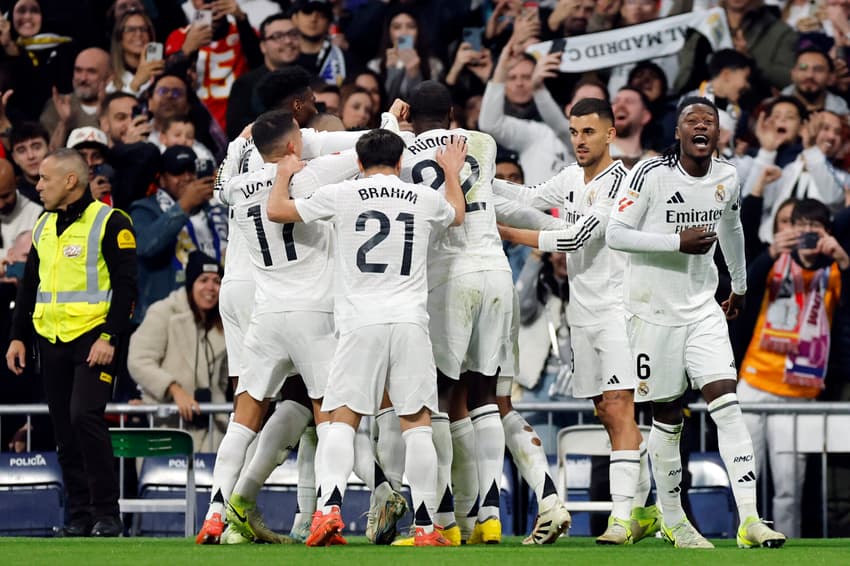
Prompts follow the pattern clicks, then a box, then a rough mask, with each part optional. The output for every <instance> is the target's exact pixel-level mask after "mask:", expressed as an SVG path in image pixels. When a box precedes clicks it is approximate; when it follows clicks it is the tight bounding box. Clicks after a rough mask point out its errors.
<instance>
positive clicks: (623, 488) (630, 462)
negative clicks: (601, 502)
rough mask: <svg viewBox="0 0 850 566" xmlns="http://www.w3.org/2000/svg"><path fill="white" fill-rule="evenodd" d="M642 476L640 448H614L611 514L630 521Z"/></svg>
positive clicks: (609, 471) (612, 456)
mask: <svg viewBox="0 0 850 566" xmlns="http://www.w3.org/2000/svg"><path fill="white" fill-rule="evenodd" d="M639 476H640V450H612V451H611V465H610V466H609V468H608V479H609V482H610V484H611V502H612V503H613V508H612V509H611V516H612V517H614V518H615V519H621V520H623V521H629V520H630V518H631V516H632V506H633V504H634V500H635V491H636V488H637V483H638V477H639Z"/></svg>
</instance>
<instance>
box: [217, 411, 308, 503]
mask: <svg viewBox="0 0 850 566" xmlns="http://www.w3.org/2000/svg"><path fill="white" fill-rule="evenodd" d="M312 419H313V411H311V410H310V409H308V408H307V407H305V406H304V405H302V404H301V403H297V402H295V401H291V400H285V401H283V402H282V403H280V404H278V406H277V407H276V408H275V411H274V413H272V415H271V417H269V419H268V421H266V424H265V425H263V428H262V430H261V431H260V433H259V435H258V437H257V451H256V453H255V454H254V457H253V458H251V461H250V463H249V464H248V466H247V467H246V468H245V469H244V470H242V473H241V474H240V476H239V481H238V482H236V487H235V488H234V490H233V491H234V492H235V493H238V494H239V495H240V496H242V497H243V498H245V499H247V500H249V501H256V500H257V494H259V493H260V490H261V489H262V488H263V484H264V483H265V482H266V480H267V479H268V477H269V475H271V473H272V472H273V471H274V469H275V468H276V467H278V466H279V465H280V464H281V463H283V461H284V460H286V458H287V456H289V453H290V452H291V451H292V449H293V447H294V446H295V445H296V444H297V443H298V439H299V438H300V437H301V433H302V432H304V428H305V427H306V426H307V425H308V424H309V423H310V421H311V420H312Z"/></svg>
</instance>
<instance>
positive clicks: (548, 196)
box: [197, 81, 785, 548]
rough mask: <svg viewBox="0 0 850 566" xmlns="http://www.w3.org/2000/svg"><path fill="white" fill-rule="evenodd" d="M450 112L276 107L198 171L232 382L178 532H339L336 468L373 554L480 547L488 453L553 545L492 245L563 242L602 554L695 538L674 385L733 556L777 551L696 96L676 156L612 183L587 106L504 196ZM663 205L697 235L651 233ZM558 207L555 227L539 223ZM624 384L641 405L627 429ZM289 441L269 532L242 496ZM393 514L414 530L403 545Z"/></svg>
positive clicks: (542, 473) (421, 105) (554, 517)
mask: <svg viewBox="0 0 850 566" xmlns="http://www.w3.org/2000/svg"><path fill="white" fill-rule="evenodd" d="M296 104H297V101H296ZM451 106H452V104H451V97H450V95H449V92H448V90H447V89H446V88H445V87H444V86H442V85H440V84H439V83H437V82H434V81H426V82H424V83H422V84H421V85H419V86H418V87H417V88H416V89H414V91H413V92H412V93H411V95H410V97H409V99H408V101H407V102H402V101H396V102H395V103H394V104H393V106H392V108H391V109H390V111H389V112H388V113H385V114H384V115H383V116H382V124H381V128H380V129H376V130H373V131H371V132H335V133H331V132H316V131H314V130H311V129H308V128H304V127H303V126H304V124H300V123H298V121H297V116H299V113H298V112H296V110H298V108H297V107H293V108H285V109H281V110H274V111H270V112H267V113H265V114H263V115H261V116H260V117H259V118H258V119H257V120H256V121H255V122H254V123H253V124H252V125H251V126H249V127H248V128H246V131H245V132H243V134H242V136H240V137H239V138H238V139H236V140H234V141H233V142H231V144H230V147H229V148H228V155H227V159H226V160H225V162H224V163H223V165H222V167H221V169H220V171H219V177H218V180H217V188H218V189H219V190H218V196H219V199H220V200H221V201H222V202H223V203H224V204H226V205H227V206H229V208H230V239H229V243H228V253H227V256H226V264H225V277H224V281H223V283H222V288H221V294H220V310H221V313H222V319H223V321H224V330H225V340H226V343H227V351H228V363H229V366H230V373H231V375H233V376H238V383H237V385H236V398H235V408H234V413H233V416H232V419H231V422H230V424H229V426H228V429H227V432H226V434H225V437H224V439H223V440H222V442H221V445H220V447H219V450H218V454H217V459H216V464H215V469H214V473H213V487H212V499H211V502H210V506H209V509H208V511H207V515H206V519H205V522H204V526H203V528H202V529H201V532H200V533H199V534H198V537H197V542H198V543H199V544H217V543H219V542H237V541H240V542H241V541H245V540H248V541H264V542H273V543H282V542H292V541H303V542H306V544H307V545H308V546H327V545H333V544H345V542H346V541H345V538H344V537H343V534H342V531H343V527H344V524H345V523H344V521H343V520H342V512H343V511H344V505H343V498H344V495H345V489H346V485H347V482H348V479H349V476H350V475H351V473H352V471H354V472H355V473H356V474H357V476H359V477H360V479H362V480H363V481H364V483H365V484H366V485H367V486H368V487H369V488H370V489H371V492H372V496H371V497H372V498H371V507H370V511H369V515H368V524H367V536H368V537H369V539H370V540H371V541H372V542H375V543H376V544H390V543H392V544H393V545H409V546H453V545H459V544H462V543H465V544H478V543H498V542H499V541H500V540H501V535H502V527H501V522H500V517H499V484H500V479H501V474H502V466H503V460H504V450H505V447H507V448H509V449H510V451H511V454H512V456H513V458H514V461H515V462H516V463H517V467H518V469H519V471H520V472H521V474H522V475H523V477H524V478H525V480H526V481H527V482H528V483H529V485H530V486H531V487H532V488H533V490H534V492H535V494H536V497H537V501H538V509H539V514H538V517H537V519H536V521H535V525H534V528H533V530H532V532H531V534H530V535H529V536H528V537H527V538H526V539H525V541H524V542H525V543H526V544H551V543H553V542H555V541H556V540H557V538H558V537H559V536H560V535H561V534H562V533H563V532H564V531H565V530H566V529H567V528H569V524H570V515H569V513H568V512H567V510H566V508H565V506H564V504H563V502H562V501H561V499H560V497H559V496H558V493H557V491H556V489H555V485H554V482H553V481H552V478H551V477H550V475H549V473H548V463H547V460H546V455H545V452H544V450H543V447H542V446H541V443H540V440H539V438H537V436H536V434H535V433H534V431H533V429H532V428H531V427H530V426H529V425H528V423H527V422H526V421H525V420H524V419H523V418H522V417H521V416H520V415H519V414H518V413H517V412H516V411H514V410H513V408H512V407H511V404H510V387H511V380H512V377H511V376H513V375H515V374H516V366H517V356H518V352H517V329H518V319H517V317H518V313H517V306H516V291H515V289H514V286H513V282H512V278H511V274H510V268H509V266H508V262H507V259H506V257H505V255H504V253H503V251H502V238H505V239H509V240H513V241H516V242H518V243H524V244H527V245H531V246H534V247H538V248H539V249H541V250H542V251H552V252H566V253H567V264H568V273H569V280H570V290H571V298H570V302H569V305H568V307H567V318H568V320H569V323H570V327H571V340H572V348H573V355H574V367H575V370H574V371H575V377H574V379H573V384H572V387H573V395H574V396H576V397H581V398H590V399H592V400H593V402H594V404H595V407H596V410H597V413H598V415H599V417H600V420H601V421H602V423H603V425H604V426H605V428H606V430H607V431H608V434H609V436H610V439H611V446H612V451H611V460H610V483H611V500H612V506H613V508H612V512H611V516H610V519H609V524H608V528H607V530H606V531H605V533H603V534H602V535H601V536H600V537H599V538H598V539H597V542H598V543H600V544H616V545H620V544H631V543H634V542H637V541H639V540H641V539H642V538H645V537H647V536H651V535H653V534H654V533H656V532H657V531H659V530H660V531H661V533H662V536H663V537H664V538H665V539H667V540H668V541H670V542H671V543H673V544H675V545H676V546H677V547H691V548H707V547H711V546H712V545H711V543H710V542H709V541H707V540H706V539H705V538H703V537H702V536H701V535H700V534H699V533H698V532H697V531H696V529H694V527H693V526H692V525H691V524H690V523H689V522H688V520H687V518H686V517H685V515H684V513H683V511H682V507H681V501H680V494H679V492H680V489H679V481H680V476H681V461H680V460H679V452H678V439H679V435H680V433H681V411H678V413H677V409H678V408H679V407H680V404H679V403H680V398H681V396H682V394H683V393H684V391H685V388H686V387H687V386H688V384H689V383H688V380H689V379H690V384H691V385H692V386H693V387H697V388H700V389H701V390H702V392H703V395H704V397H705V398H706V401H707V402H708V403H709V412H710V414H711V415H712V418H713V419H714V421H715V423H716V424H717V428H718V436H719V441H720V450H721V456H722V457H723V459H724V462H725V463H726V465H727V469H728V470H729V472H730V476H733V478H732V485H733V492H734V495H735V498H736V501H737V503H738V508H739V513H740V517H741V519H742V521H741V527H740V529H739V531H738V544H739V546H742V547H752V546H770V547H776V546H781V545H782V544H783V543H784V541H785V537H784V536H783V535H781V534H780V533H777V532H776V531H774V530H772V529H770V528H769V527H768V526H767V525H766V524H765V522H764V521H763V520H761V519H760V518H759V517H758V514H757V512H756V507H755V481H752V482H749V481H747V482H736V480H737V479H738V478H739V477H743V478H748V477H750V476H752V477H753V478H754V477H755V464H754V462H753V458H752V444H751V442H750V440H749V436H748V435H747V433H746V428H745V427H744V425H743V421H742V419H741V412H740V407H739V406H738V404H737V399H736V397H735V393H734V391H735V388H734V385H735V381H734V380H735V377H736V376H735V369H734V364H732V367H731V368H730V367H729V359H731V348H730V347H729V344H728V335H727V334H726V328H725V320H724V314H725V316H734V315H735V314H736V311H737V309H739V307H740V301H741V299H742V297H743V294H744V292H745V290H746V278H745V270H744V261H743V239H742V234H741V231H740V221H739V219H738V213H737V202H738V188H737V187H738V183H737V177H736V174H735V170H734V168H733V167H731V166H730V165H729V164H728V163H725V162H723V161H721V160H718V159H716V158H715V157H714V153H715V147H716V142H717V132H718V128H717V111H716V108H715V107H714V106H713V104H712V103H711V102H709V101H707V100H705V99H692V100H690V101H688V100H686V101H684V102H683V105H682V106H681V107H680V113H679V121H678V124H677V138H678V139H679V140H680V143H679V144H678V146H677V147H676V148H674V149H672V150H671V152H669V153H667V154H665V155H664V156H661V157H659V158H654V159H650V160H647V161H645V162H643V163H640V164H638V165H637V166H636V167H635V169H633V170H632V171H631V172H628V171H627V170H626V169H625V168H624V167H623V165H622V164H621V163H620V162H619V161H614V160H612V159H611V157H610V154H609V151H608V144H610V142H611V141H612V139H613V136H614V135H615V134H614V129H613V116H612V113H611V108H610V106H609V105H608V104H607V103H606V102H604V101H601V100H597V99H584V100H581V101H579V102H577V103H576V104H575V105H574V106H573V107H572V109H571V114H570V131H571V138H572V142H573V146H574V148H575V150H576V157H577V163H576V164H573V165H570V166H568V167H566V168H565V169H564V170H563V171H562V172H561V173H559V174H558V175H556V176H555V177H553V178H552V179H550V180H549V181H547V182H545V183H543V184H541V185H538V186H535V187H522V186H518V185H513V184H510V183H505V182H502V181H497V180H495V179H494V174H495V157H496V144H495V142H494V141H493V139H492V138H491V137H490V136H489V135H487V134H484V133H481V132H475V131H467V130H463V129H449V124H450V120H451ZM400 121H402V122H408V123H409V124H410V125H411V127H412V130H413V133H410V132H401V131H400V128H399V122H400ZM724 187H725V188H724ZM674 193H676V194H679V198H678V199H672V200H671V199H670V198H668V197H671V195H673V194H674ZM678 201H682V202H685V201H686V202H687V205H686V206H687V207H689V208H690V209H694V210H704V211H705V212H706V214H709V215H711V216H712V217H714V218H717V221H716V222H715V227H711V229H709V228H707V227H706V226H705V225H700V226H691V225H678V224H676V223H670V222H668V219H669V218H671V217H672V218H676V217H677V216H676V215H675V214H673V215H672V216H671V215H670V214H669V213H668V211H667V210H666V208H669V207H670V206H671V205H670V203H671V202H674V203H675V202H678ZM553 207H556V208H559V209H562V210H563V211H564V212H565V214H563V215H562V218H564V219H565V220H566V221H564V220H559V219H557V218H553V217H551V216H549V215H547V214H544V213H543V212H540V210H548V209H550V208H553ZM680 216H681V215H680ZM715 230H716V233H715ZM500 231H501V234H500ZM718 239H719V241H720V244H721V247H722V249H723V252H724V255H725V257H726V259H727V263H728V264H729V267H730V273H731V274H732V276H733V290H734V292H733V294H732V295H731V296H730V299H729V301H727V302H725V303H724V304H723V307H722V309H721V307H720V306H718V305H717V304H716V303H715V302H714V301H713V295H714V290H715V288H716V285H717V275H716V268H715V267H714V264H713V262H712V254H711V253H710V251H711V250H713V249H714V243H715V241H717V240H718ZM727 351H728V356H726V355H724V354H726V353H727ZM624 352H630V353H632V354H633V355H628V356H624V355H623V353H624ZM635 391H637V395H638V399H637V400H638V401H652V403H653V427H652V433H651V434H650V436H649V438H648V439H647V441H646V442H644V440H643V438H642V437H641V434H640V432H639V430H638V428H637V426H636V424H635V420H634V401H635V400H636V399H635ZM277 397H280V398H281V399H282V401H281V402H279V403H278V404H277V407H276V410H275V411H274V412H273V414H272V415H271V416H270V417H269V418H268V419H267V420H265V417H266V413H267V411H268V407H269V402H270V400H271V399H273V398H277ZM364 415H374V416H375V423H376V429H377V434H376V437H377V438H376V440H375V442H374V443H372V442H371V440H367V441H366V442H362V441H361V440H360V436H359V435H357V432H356V431H357V428H358V426H359V424H360V420H361V417H362V416H364ZM264 420H265V422H264ZM313 423H315V428H313V427H312V426H311V425H312V424H313ZM255 437H256V442H255ZM367 438H368V437H367ZM295 445H298V446H299V449H298V470H299V489H298V512H297V515H296V517H295V521H294V523H293V528H292V531H291V532H290V533H289V536H285V535H282V534H279V533H275V532H273V531H272V530H271V529H269V528H268V527H267V526H266V525H265V524H264V523H263V520H262V515H261V514H260V512H259V510H258V509H257V505H256V498H257V495H258V493H259V491H260V489H261V488H262V485H263V483H264V482H265V480H266V479H267V478H268V476H269V474H270V473H271V472H272V470H273V469H274V468H275V467H276V466H277V465H279V464H280V462H282V460H283V459H284V458H285V457H286V456H287V455H288V453H289V450H290V449H291V447H293V446H295ZM252 446H255V448H254V449H253V450H254V453H253V456H252V457H250V458H248V456H247V455H248V453H249V447H252ZM648 455H650V456H651V460H652V468H653V470H652V471H653V474H654V477H655V480H656V485H657V492H658V496H657V498H658V501H657V505H651V506H646V500H647V497H648V494H649V491H650V465H649V458H648ZM246 461H247V465H246ZM676 466H678V468H677V467H676ZM403 475H404V476H405V478H406V480H407V483H408V484H409V486H410V497H411V502H412V508H410V509H408V503H407V500H406V499H405V498H404V497H403V496H402V495H401V494H400V493H399V490H400V489H401V483H402V476H403ZM408 510H410V511H412V515H413V526H412V528H411V532H410V533H409V534H410V535H411V536H402V537H399V536H398V533H397V529H396V525H397V523H398V521H399V520H400V519H401V518H402V517H404V515H405V514H406V513H407V511H408Z"/></svg>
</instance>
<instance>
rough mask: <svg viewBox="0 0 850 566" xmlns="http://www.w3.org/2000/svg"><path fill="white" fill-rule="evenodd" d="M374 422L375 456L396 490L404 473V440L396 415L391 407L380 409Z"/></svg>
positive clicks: (399, 486)
mask: <svg viewBox="0 0 850 566" xmlns="http://www.w3.org/2000/svg"><path fill="white" fill-rule="evenodd" d="M375 424H376V425H377V427H378V442H377V443H376V444H375V456H376V457H377V458H378V463H379V464H380V465H381V469H382V470H383V471H384V475H385V476H386V478H387V479H388V480H389V481H390V485H392V488H393V489H394V490H396V491H398V490H400V489H401V478H402V474H404V440H402V439H401V425H400V424H399V420H398V416H396V414H395V411H394V410H393V408H392V407H388V408H386V409H381V410H380V411H378V414H377V415H375ZM435 432H436V431H435Z"/></svg>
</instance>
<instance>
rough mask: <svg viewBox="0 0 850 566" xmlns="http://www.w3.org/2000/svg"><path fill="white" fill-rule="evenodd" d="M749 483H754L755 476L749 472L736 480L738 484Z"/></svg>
mask: <svg viewBox="0 0 850 566" xmlns="http://www.w3.org/2000/svg"><path fill="white" fill-rule="evenodd" d="M751 481H756V474H755V473H754V472H753V471H752V470H750V471H749V472H747V474H746V475H745V476H744V477H741V478H738V483H747V482H751Z"/></svg>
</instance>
